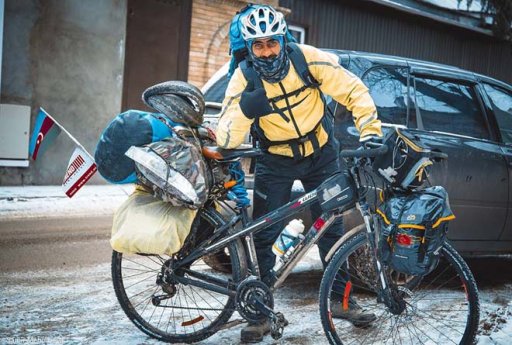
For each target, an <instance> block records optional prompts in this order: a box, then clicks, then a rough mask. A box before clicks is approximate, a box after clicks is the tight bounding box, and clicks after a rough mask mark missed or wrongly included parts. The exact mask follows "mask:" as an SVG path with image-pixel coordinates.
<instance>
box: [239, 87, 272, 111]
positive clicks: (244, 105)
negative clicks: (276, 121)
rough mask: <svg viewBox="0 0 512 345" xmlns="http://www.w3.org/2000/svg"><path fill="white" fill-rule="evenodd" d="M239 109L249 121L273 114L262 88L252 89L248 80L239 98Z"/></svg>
mask: <svg viewBox="0 0 512 345" xmlns="http://www.w3.org/2000/svg"><path fill="white" fill-rule="evenodd" d="M240 109H241V110H242V112H243V113H244V115H245V116H246V117H247V118H249V119H255V118H258V117H262V116H265V115H268V114H272V113H275V111H274V109H272V107H271V106H270V103H269V102H268V98H267V93H266V92H265V89H264V88H262V87H259V88H256V89H255V88H254V82H253V81H252V80H249V82H248V83H247V86H246V87H245V90H244V91H243V92H242V96H241V98H240Z"/></svg>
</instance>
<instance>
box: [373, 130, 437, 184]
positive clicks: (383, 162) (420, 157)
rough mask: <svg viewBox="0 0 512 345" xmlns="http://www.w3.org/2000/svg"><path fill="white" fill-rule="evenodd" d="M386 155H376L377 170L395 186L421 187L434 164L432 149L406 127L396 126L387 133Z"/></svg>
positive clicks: (385, 142) (375, 166) (375, 164)
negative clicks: (429, 168)
mask: <svg viewBox="0 0 512 345" xmlns="http://www.w3.org/2000/svg"><path fill="white" fill-rule="evenodd" d="M384 145H386V146H387V147H388V151H387V153H386V154H385V155H382V156H377V157H375V161H374V164H373V166H374V168H375V170H376V172H377V173H378V174H379V175H380V176H382V177H384V179H385V180H386V181H387V182H388V184H389V185H391V186H392V187H394V188H398V189H403V190H410V189H414V188H418V187H420V186H421V185H422V184H423V182H424V181H425V179H426V176H427V169H428V167H429V166H430V165H432V161H431V160H430V159H429V157H430V154H431V150H430V148H429V147H428V146H427V145H426V144H425V143H423V142H422V140H421V139H420V138H419V137H418V136H417V135H414V134H413V133H411V132H409V131H408V130H406V129H400V128H395V130H394V131H392V132H390V133H389V134H388V135H386V138H385V140H384Z"/></svg>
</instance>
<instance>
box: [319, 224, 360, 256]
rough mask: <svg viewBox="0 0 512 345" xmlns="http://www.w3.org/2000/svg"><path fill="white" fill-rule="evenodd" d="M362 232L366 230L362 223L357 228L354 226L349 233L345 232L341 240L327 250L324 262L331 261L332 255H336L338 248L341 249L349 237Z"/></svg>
mask: <svg viewBox="0 0 512 345" xmlns="http://www.w3.org/2000/svg"><path fill="white" fill-rule="evenodd" d="M364 230H366V226H365V224H364V223H363V224H359V225H357V226H354V227H353V228H352V229H350V230H349V231H346V232H345V234H344V235H343V236H341V238H340V239H339V240H338V241H336V243H334V245H333V246H332V247H331V249H330V250H329V252H328V253H327V255H326V256H325V261H326V262H328V261H329V260H331V257H332V256H333V255H334V253H336V251H337V250H338V248H339V247H341V245H342V244H343V243H344V242H345V241H347V240H348V239H349V238H350V237H352V236H354V235H355V234H357V233H358V232H360V231H364Z"/></svg>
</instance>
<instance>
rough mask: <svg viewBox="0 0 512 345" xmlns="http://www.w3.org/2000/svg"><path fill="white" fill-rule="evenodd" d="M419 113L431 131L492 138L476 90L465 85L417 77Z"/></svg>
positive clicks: (415, 80)
mask: <svg viewBox="0 0 512 345" xmlns="http://www.w3.org/2000/svg"><path fill="white" fill-rule="evenodd" d="M413 85H414V88H415V92H414V101H415V103H416V107H417V109H416V111H417V112H418V113H419V115H420V116H421V120H422V122H423V127H424V129H426V130H430V131H441V132H449V133H455V134H461V135H465V136H470V137H474V138H480V139H489V131H488V130H487V126H486V123H485V118H484V115H483V114H482V112H481V109H480V106H479V103H478V100H477V99H476V94H475V91H474V89H473V88H472V87H471V86H469V85H465V84H460V83H456V82H451V81H446V80H437V79H430V78H423V77H415V78H414V82H413Z"/></svg>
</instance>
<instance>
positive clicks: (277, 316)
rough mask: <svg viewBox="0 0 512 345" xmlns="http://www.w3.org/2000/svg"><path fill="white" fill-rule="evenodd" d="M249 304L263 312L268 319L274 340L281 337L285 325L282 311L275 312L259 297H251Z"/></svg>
mask: <svg viewBox="0 0 512 345" xmlns="http://www.w3.org/2000/svg"><path fill="white" fill-rule="evenodd" d="M251 304H253V305H254V307H255V308H256V309H258V311H259V312H261V313H262V314H264V315H265V316H267V317H268V318H269V319H270V335H271V336H272V338H274V339H275V340H277V339H281V337H282V336H283V330H284V326H285V319H284V315H283V314H282V313H276V312H274V311H273V310H272V309H270V308H269V307H267V306H266V305H265V304H264V303H263V302H261V301H260V300H259V298H253V299H252V301H251Z"/></svg>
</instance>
